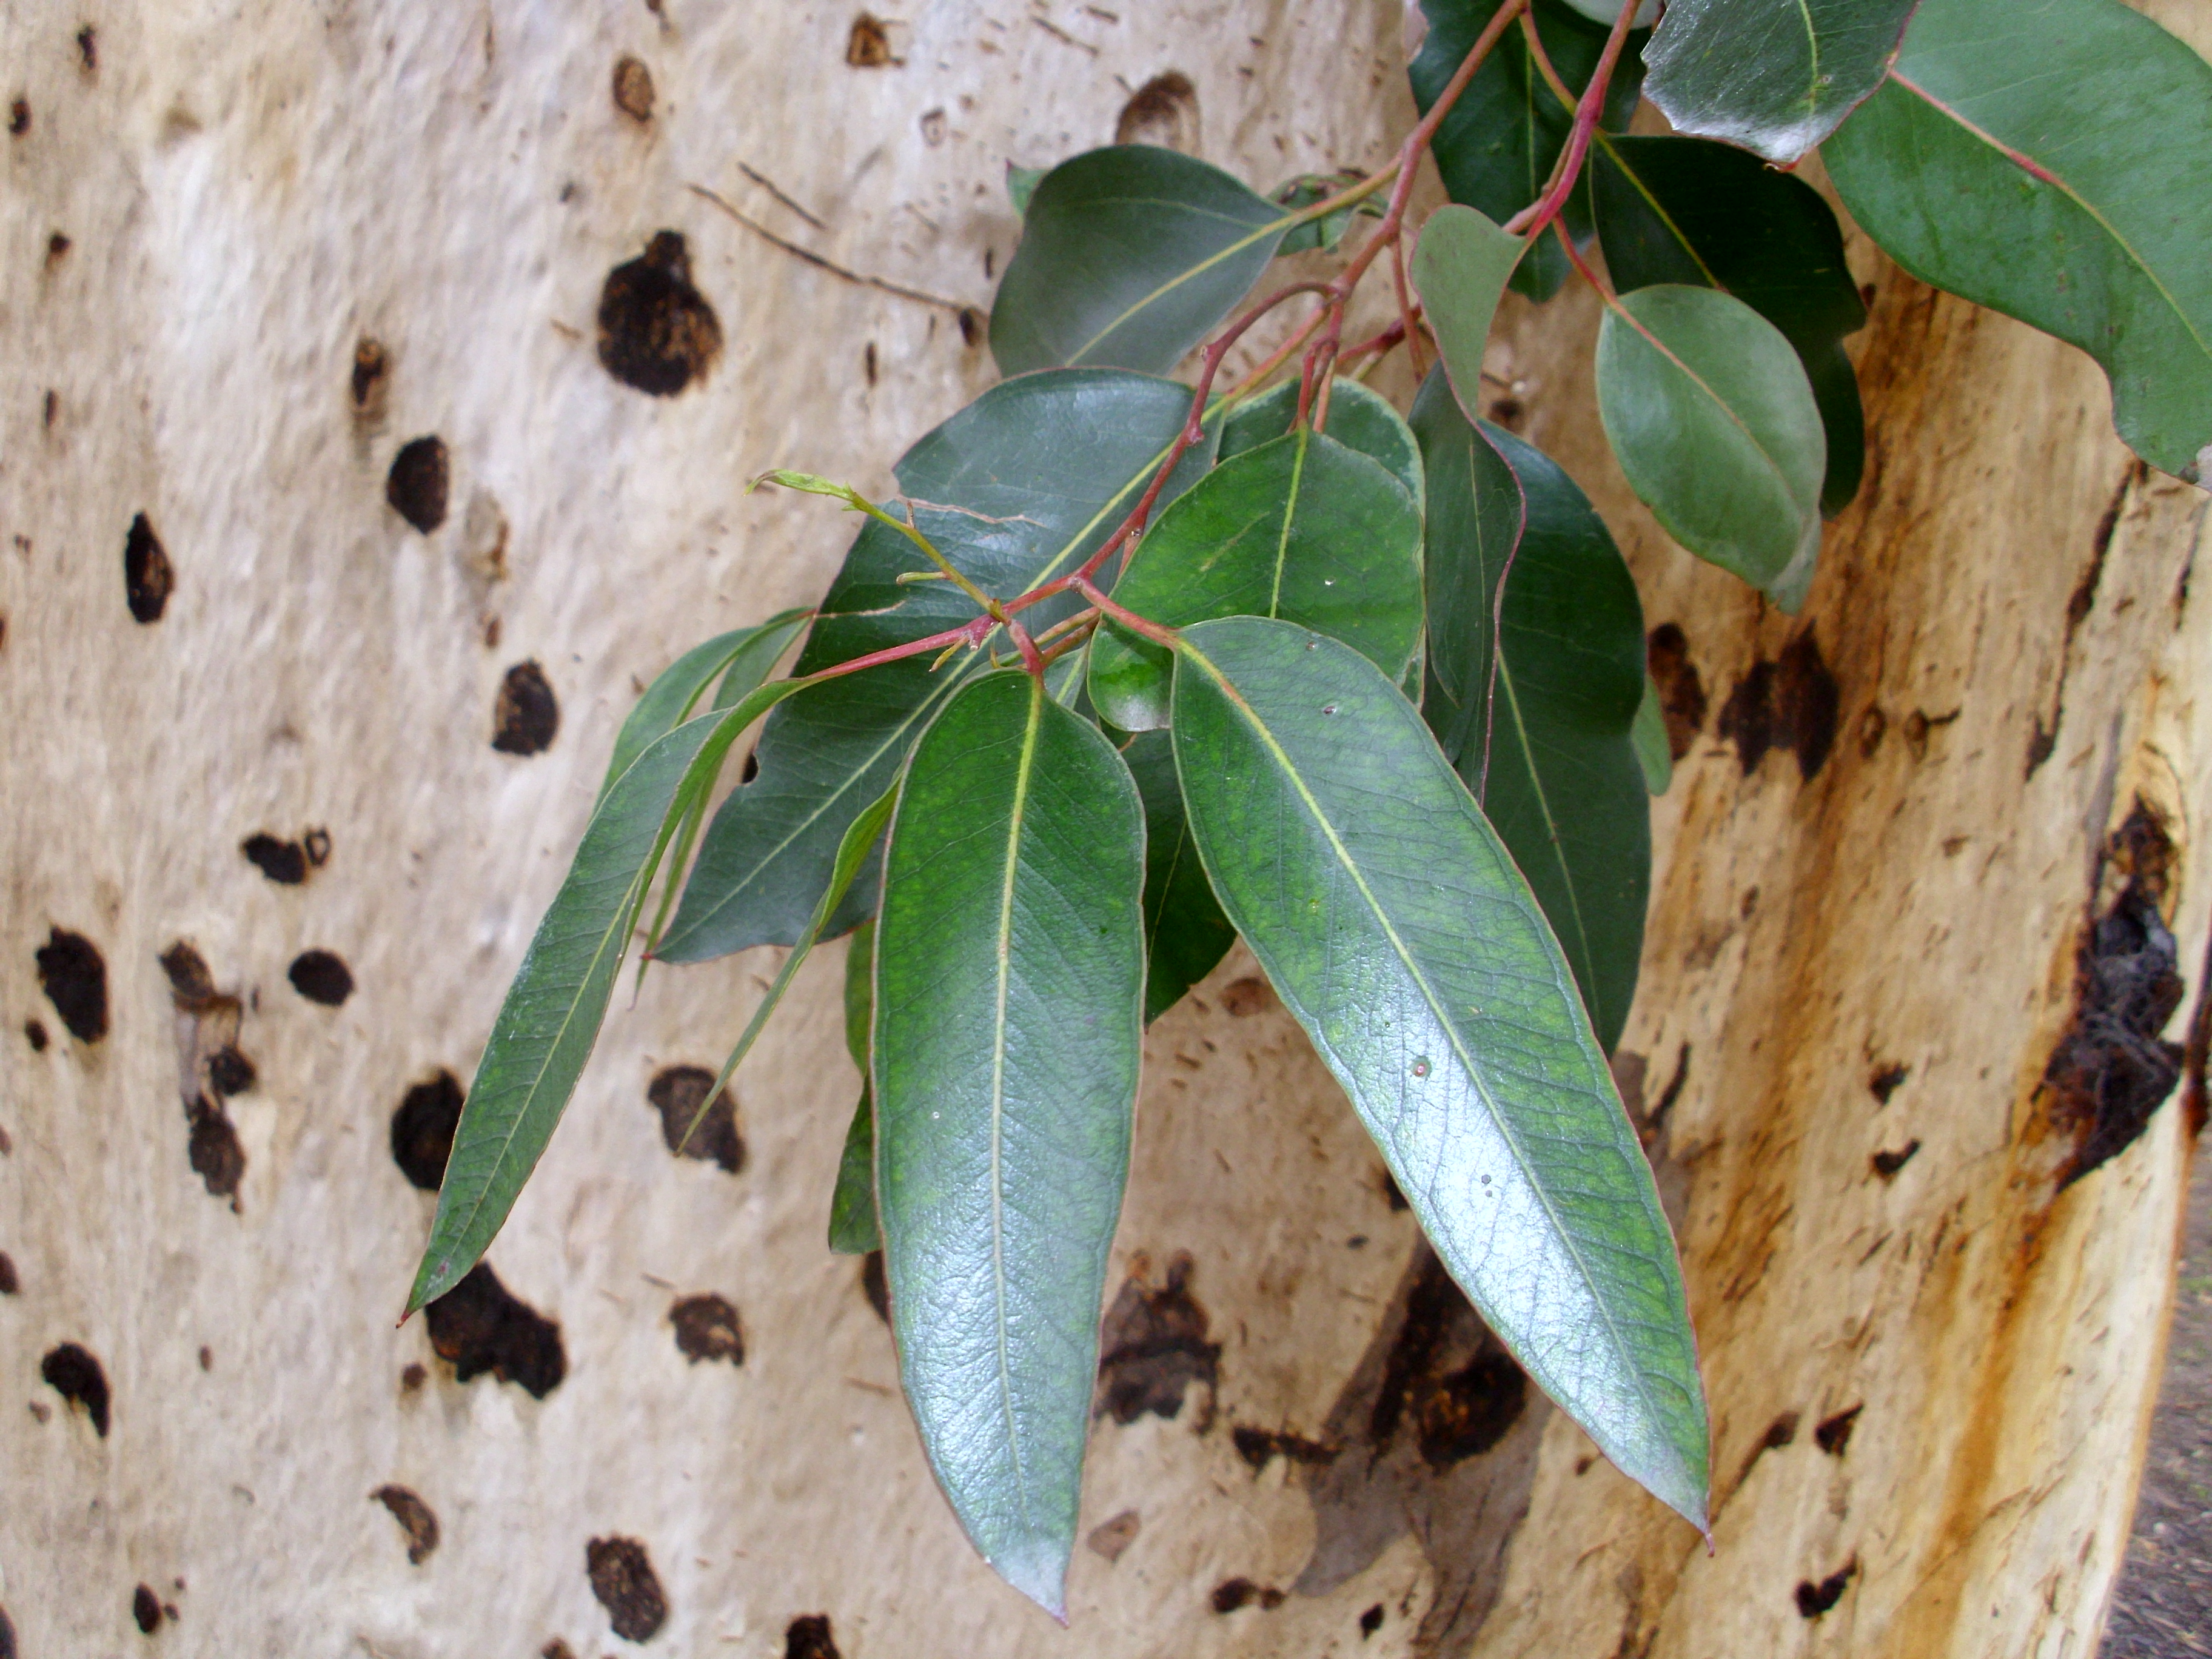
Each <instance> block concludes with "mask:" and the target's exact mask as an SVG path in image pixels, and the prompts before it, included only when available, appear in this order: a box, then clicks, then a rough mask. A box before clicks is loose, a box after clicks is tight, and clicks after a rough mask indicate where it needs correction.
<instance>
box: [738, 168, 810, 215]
mask: <svg viewBox="0 0 2212 1659" xmlns="http://www.w3.org/2000/svg"><path fill="white" fill-rule="evenodd" d="M738 172H740V173H744V175H745V177H746V178H748V179H751V180H752V181H753V182H754V183H755V184H757V185H759V186H760V187H761V188H762V189H763V190H764V191H767V192H768V193H769V195H771V196H773V197H775V199H776V200H777V201H779V202H781V203H782V204H784V206H786V207H787V208H789V209H790V210H792V211H793V213H795V214H797V215H798V216H799V217H800V218H802V219H804V220H805V221H806V222H807V223H808V224H810V225H811V226H813V227H814V228H815V229H817V230H827V229H829V226H827V225H825V224H823V222H821V221H820V220H819V219H817V218H816V217H815V216H813V215H812V214H811V213H809V212H808V211H807V210H805V208H803V207H801V206H799V204H798V203H796V202H794V201H793V200H792V199H791V197H788V196H786V195H785V194H784V193H783V191H781V190H779V189H778V188H777V187H776V182H775V179H771V178H769V176H768V174H766V173H760V172H756V171H755V170H754V169H753V168H751V167H747V166H746V165H745V164H744V162H743V161H740V162H738Z"/></svg>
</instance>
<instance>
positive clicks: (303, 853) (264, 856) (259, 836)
mask: <svg viewBox="0 0 2212 1659" xmlns="http://www.w3.org/2000/svg"><path fill="white" fill-rule="evenodd" d="M238 850H239V851H240V853H242V854H245V855H246V862H247V863H248V864H250V865H252V866H253V867H254V868H255V869H257V870H258V871H259V872H261V873H262V874H263V875H264V876H266V877H268V878H269V879H270V880H271V881H273V882H276V883H277V884H279V885H281V886H285V887H296V886H298V885H299V884H301V882H303V881H305V880H307V848H304V847H302V846H301V845H300V843H299V842H296V841H284V840H281V839H279V838H278V837H277V836H272V835H270V834H269V833H268V831H266V830H261V831H258V832H257V833H255V834H253V835H251V836H247V837H246V839H245V840H244V841H242V842H240V843H239V848H238Z"/></svg>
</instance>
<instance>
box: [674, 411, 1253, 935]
mask: <svg viewBox="0 0 2212 1659" xmlns="http://www.w3.org/2000/svg"><path fill="white" fill-rule="evenodd" d="M1189 412H1190V391H1189V388H1188V387H1186V386H1178V385H1176V383H1175V382H1173V381H1171V380H1154V379H1152V378H1151V377H1149V376H1146V375H1139V374H1127V373H1125V372H1123V371H1121V370H1118V369H1096V368H1091V369H1066V370H1060V371H1058V372H1055V373H1053V374H1033V375H1024V376H1023V377H1021V378H1020V379H1018V380H1009V381H1006V383H1004V384H1003V385H1000V386H994V387H992V388H991V389H990V390H989V391H988V392H985V393H984V394H983V395H982V396H981V398H977V399H976V400H975V402H974V403H972V404H969V405H968V407H967V408H965V409H963V410H961V411H960V412H959V413H958V414H957V415H955V416H953V417H952V418H951V420H949V421H947V422H945V424H944V425H942V426H940V427H939V428H937V429H936V430H935V431H933V432H932V433H930V434H929V435H927V437H925V438H923V439H922V440H921V442H919V443H917V444H916V445H915V447H913V448H912V449H910V450H908V452H907V453H906V455H905V457H904V458H903V459H902V460H901V461H900V462H899V466H898V480H899V487H900V489H902V491H903V492H904V494H905V495H906V496H907V497H908V499H909V500H910V501H915V503H916V504H917V505H916V508H915V516H916V521H917V523H918V524H919V525H920V526H921V528H922V529H923V530H924V532H926V533H927V535H928V536H929V538H930V539H931V540H932V542H933V544H935V545H936V547H937V548H938V550H939V551H940V552H942V553H944V554H945V556H947V557H948V558H950V559H951V561H952V562H953V563H954V564H955V565H956V566H957V567H958V568H960V569H961V570H962V571H963V573H965V574H967V575H968V576H969V578H971V579H972V580H975V582H977V583H978V584H979V585H980V586H981V587H982V588H983V589H984V590H985V591H986V592H991V593H994V594H996V595H999V596H1000V597H1001V598H1011V597H1012V596H1013V595H1015V594H1016V593H1018V592H1022V591H1023V590H1024V589H1025V588H1027V587H1029V586H1031V585H1033V584H1034V583H1036V582H1038V581H1041V580H1048V579H1050V578H1052V577H1054V576H1058V575H1062V574H1066V573H1067V572H1068V571H1071V570H1073V569H1074V568H1076V567H1077V566H1078V565H1079V564H1081V563H1082V562H1083V561H1084V560H1085V558H1087V557H1088V556H1090V554H1091V552H1092V551H1093V550H1096V549H1097V546H1098V545H1099V544H1100V543H1102V542H1103V541H1104V540H1105V538H1107V537H1108V536H1109V535H1110V534H1112V533H1113V532H1114V530H1115V527H1116V526H1119V525H1120V523H1121V520H1122V519H1123V518H1125V517H1126V516H1127V513H1128V512H1129V509H1130V508H1132V507H1134V506H1135V505H1136V503H1137V501H1138V499H1139V497H1140V496H1141V495H1143V494H1144V492H1145V490H1146V488H1147V487H1148V486H1149V485H1150V484H1151V483H1152V477H1153V475H1154V473H1156V472H1157V471H1158V469H1159V466H1160V465H1161V463H1162V462H1163V461H1164V459H1166V456H1167V453H1168V450H1169V448H1170V446H1171V445H1172V444H1173V443H1174V441H1175V438H1176V434H1177V433H1178V432H1180V431H1181V430H1182V424H1183V422H1184V421H1185V419H1186V418H1187V417H1188V415H1189ZM1218 432H1219V423H1218V422H1212V423H1209V424H1208V426H1207V427H1206V441H1204V442H1202V443H1200V444H1198V445H1196V446H1194V447H1193V448H1192V449H1191V451H1190V452H1189V453H1188V455H1187V456H1186V458H1185V459H1184V461H1183V462H1182V464H1181V465H1179V466H1178V467H1177V469H1176V473H1175V475H1174V476H1173V477H1170V479H1169V480H1168V483H1167V486H1166V488H1165V489H1164V490H1163V491H1162V492H1161V500H1162V501H1163V503H1165V502H1169V501H1173V500H1174V499H1175V497H1176V495H1178V494H1179V493H1180V492H1181V491H1182V489H1184V488H1186V487H1187V486H1188V483H1190V482H1191V481H1192V480H1193V479H1194V478H1196V477H1200V476H1201V475H1202V474H1204V473H1205V472H1206V469H1207V468H1208V467H1209V466H1210V465H1212V459H1213V449H1214V445H1215V443H1216V441H1217V439H1218ZM922 503H928V504H929V505H921V504H922ZM928 568H931V567H930V565H929V562H928V560H927V557H926V556H924V555H923V554H922V552H921V550H920V549H919V548H917V547H915V545H914V544H913V543H912V542H911V541H909V540H908V538H906V537H905V536H904V535H902V534H901V533H900V532H897V531H896V530H894V529H892V528H890V526H886V525H884V524H881V523H879V522H876V521H873V520H872V521H870V522H869V523H868V524H867V525H866V526H863V527H862V529H861V531H860V534H859V536H858V537H856V538H854V542H853V545H852V549H851V550H850V551H849V552H848V553H847V555H846V556H845V562H844V566H843V568H842V569H841V570H839V572H838V574H837V578H836V581H834V582H833V583H832V584H831V585H830V588H829V593H828V595H827V596H826V597H825V598H824V599H823V602H822V606H821V611H820V613H819V615H818V617H817V620H816V622H815V624H814V628H813V630H812V632H811V634H810V635H808V638H807V641H806V645H805V648H804V649H803V650H802V651H801V652H800V653H799V661H798V664H797V669H796V671H798V672H799V673H801V674H811V673H814V672H816V671H817V670H820V669H823V668H828V667H830V666H833V665H836V664H839V663H843V662H848V661H851V660H853V659H855V658H858V657H861V656H864V655H866V654H868V653H872V652H875V651H880V650H884V649H886V648H888V647H892V646H896V645H902V644H906V643H908V642H910V641H915V640H918V639H921V638H924V637H926V636H927V635H931V634H934V633H939V632H941V631H943V630H944V629H948V628H952V627H956V626H957V625H958V624H959V623H962V622H963V621H966V620H967V619H968V618H969V617H972V616H973V615H974V614H975V611H974V607H973V606H972V605H970V604H969V602H968V601H967V600H966V599H964V598H963V596H962V595H961V594H960V593H958V592H957V591H955V590H954V589H953V588H952V585H951V583H949V582H923V583H920V584H916V585H912V586H902V585H901V584H900V582H899V580H898V578H899V577H900V576H901V575H902V574H906V573H908V572H912V571H918V570H926V569H928ZM1103 574H1108V575H1110V566H1109V570H1108V572H1106V573H1103ZM1078 604H1079V601H1077V600H1076V599H1074V598H1073V596H1072V595H1071V596H1066V597H1065V598H1062V599H1054V600H1050V601H1048V602H1046V603H1045V604H1042V605H1036V606H1034V607H1032V608H1031V609H1030V611H1027V612H1025V613H1024V618H1023V619H1024V622H1026V623H1030V625H1031V626H1032V627H1034V628H1036V629H1043V628H1046V627H1048V626H1050V625H1051V624H1052V623H1054V622H1056V621H1059V620H1060V619H1061V618H1063V617H1067V616H1070V615H1072V614H1073V612H1074V611H1075V610H1076V608H1077V606H1078ZM979 665H980V659H954V660H953V661H951V662H949V663H947V664H945V665H944V666H943V667H942V668H939V669H937V670H935V671H932V669H931V665H930V662H929V659H927V658H909V659H906V660H903V661H900V662H895V663H889V664H885V665H882V666H880V667H876V668H870V669H864V670H862V671H860V672H858V673H855V674H851V675H848V676H844V677H842V678H837V679H835V680H831V681H829V682H828V683H826V684H823V685H820V686H817V687H815V688H813V689H811V690H808V691H805V692H804V693H802V694H801V695H800V696H797V697H795V698H793V700H792V702H791V705H790V707H789V708H785V709H781V710H779V711H778V712H777V714H776V715H775V717H774V718H772V719H771V720H769V722H768V724H767V725H766V726H765V727H764V728H763V730H762V732H761V739H760V744H759V745H758V747H757V750H755V758H756V759H757V762H758V763H759V771H758V774H757V776H755V777H754V779H753V780H752V781H750V782H749V783H746V784H744V786H742V787H739V788H738V789H736V790H734V791H732V793H731V794H730V797H729V799H727V800H726V801H725V802H724V803H723V805H722V806H721V809H720V811H719V812H718V813H717V814H716V815H715V817H714V823H713V824H712V825H711V826H710V828H709V829H708V832H707V834H706V836H705V837H704V839H703V841H702V843H701V846H700V849H699V860H698V864H697V866H696V868H695V869H694V871H693V872H692V875H691V879H690V884H688V885H687V886H686V887H685V889H684V898H683V902H682V904H681V905H680V907H679V908H678V911H677V915H676V920H675V922H674V924H673V925H672V926H671V928H670V930H669V934H668V937H667V938H666V939H664V940H662V941H661V943H660V945H659V947H658V950H657V951H656V955H657V956H658V957H659V958H660V959H661V960H664V961H670V962H697V961H703V960H706V959H707V958H708V957H718V956H726V955H727V954H728V953H729V952H731V951H742V950H744V949H745V948H747V947H748V946H750V945H788V944H790V943H792V942H793V940H795V939H797V938H798V937H799V931H800V930H801V929H802V928H803V927H805V925H806V920H807V917H808V916H809V915H811V912H812V910H813V907H814V902H815V900H816V899H817V897H819V896H820V895H821V892H822V890H823V885H824V884H826V883H827V881H828V879H829V868H830V866H831V863H832V862H833V860H835V858H836V848H837V842H838V838H839V837H840V836H842V835H843V834H844V833H845V827H846V825H848V823H851V822H852V820H853V817H854V814H856V813H857V812H859V811H860V809H861V807H863V806H864V805H866V804H867V803H868V802H869V801H871V800H873V799H875V798H876V797H877V796H878V795H880V794H881V793H883V792H884V790H885V789H886V788H887V787H890V782H891V780H892V779H893V778H894V777H895V776H896V775H897V771H898V769H899V767H900V765H901V764H902V763H903V761H904V760H905V758H906V755H907V751H908V749H909V748H910V747H911V746H912V744H913V743H914V740H915V738H916V737H917V736H918V735H919V734H920V732H921V730H922V728H923V727H924V726H926V725H927V724H928V722H929V720H930V719H931V717H932V716H933V715H934V714H936V712H937V711H938V710H939V709H940V708H943V707H944V706H945V701H946V700H947V699H948V698H949V697H951V695H952V693H953V692H954V691H955V690H957V689H958V687H959V685H960V684H961V683H962V680H963V676H964V675H966V674H969V673H971V672H973V671H975V669H976V668H977V667H978V666H979ZM875 886H876V884H875V879H874V878H873V876H872V873H871V872H866V871H864V872H862V874H861V878H860V880H858V881H856V882H855V883H854V888H853V892H852V894H851V896H849V897H848V900H847V902H846V904H845V906H844V908H842V910H841V911H840V912H839V913H838V914H837V915H835V916H833V917H832V918H831V919H830V921H829V924H828V927H827V928H826V930H825V937H832V938H834V937H835V936H836V935H837V934H838V933H842V932H844V931H846V930H847V929H848V928H850V927H853V926H854V923H856V922H857V921H860V918H861V917H863V916H865V915H868V914H870V913H871V912H872V910H873V909H874V908H875Z"/></svg>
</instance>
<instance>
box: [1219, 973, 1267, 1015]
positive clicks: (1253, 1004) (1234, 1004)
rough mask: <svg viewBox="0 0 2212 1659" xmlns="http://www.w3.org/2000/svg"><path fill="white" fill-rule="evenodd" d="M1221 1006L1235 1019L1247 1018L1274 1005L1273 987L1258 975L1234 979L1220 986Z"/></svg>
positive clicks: (1261, 1012) (1264, 1011)
mask: <svg viewBox="0 0 2212 1659" xmlns="http://www.w3.org/2000/svg"><path fill="white" fill-rule="evenodd" d="M1221 1006H1223V1007H1224V1008H1225V1009H1227V1010H1228V1011H1229V1013H1230V1016H1231V1018H1235V1019H1249V1018H1251V1017H1252V1016H1253V1015H1255V1014H1264V1013H1266V1012H1267V1010H1268V1009H1270V1008H1272V1007H1273V1006H1275V987H1273V986H1272V985H1270V984H1268V983H1267V981H1266V980H1264V979H1261V977H1260V976H1259V975H1256V974H1254V975H1248V976H1247V977H1245V978H1243V979H1234V980H1231V981H1229V983H1228V984H1226V985H1225V986H1223V987H1221Z"/></svg>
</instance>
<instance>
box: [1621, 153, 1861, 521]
mask: <svg viewBox="0 0 2212 1659" xmlns="http://www.w3.org/2000/svg"><path fill="white" fill-rule="evenodd" d="M1589 165H1590V178H1591V184H1592V191H1593V195H1594V197H1595V203H1596V208H1597V225H1598V236H1599V239H1600V240H1601V241H1602V243H1603V244H1604V246H1605V262H1606V268H1607V271H1608V272H1609V273H1610V275H1611V276H1612V277H1613V286H1614V287H1615V288H1617V289H1620V291H1621V292H1622V293H1624V294H1626V293H1627V292H1628V291H1629V290H1631V289H1639V288H1650V287H1651V286H1652V285H1653V284H1655V283H1688V284H1690V285H1692V287H1698V288H1717V289H1721V290H1723V292H1724V293H1729V294H1733V295H1735V297H1736V298H1737V299H1739V300H1741V301H1743V302H1744V303H1745V304H1746V305H1747V306H1749V307H1751V308H1752V309H1753V311H1756V312H1757V313H1759V315H1760V316H1762V317H1764V318H1765V319H1766V320H1767V321H1768V322H1770V323H1771V324H1773V325H1775V327H1777V328H1778V329H1780V330H1781V331H1782V333H1783V335H1784V337H1785V338H1786V339H1788V340H1789V342H1790V344H1791V345H1792V346H1794V347H1795V348H1796V351H1797V357H1798V361H1799V362H1802V363H1803V364H1804V366H1805V374H1806V378H1807V379H1808V380H1809V381H1810V383H1811V385H1812V387H1813V400H1814V404H1817V405H1818V406H1819V408H1820V422H1821V425H1822V427H1823V428H1824V429H1825V430H1826V434H1827V440H1828V459H1827V469H1826V474H1825V476H1824V478H1823V482H1822V483H1821V488H1820V510H1821V511H1822V512H1823V513H1828V514H1830V515H1831V516H1832V515H1833V514H1835V513H1839V512H1841V511H1842V510H1843V509H1844V507H1845V506H1846V505H1847V504H1848V503H1849V502H1850V499H1851V497H1852V496H1853V495H1857V493H1858V487H1859V477H1860V474H1861V473H1862V471H1863V470H1864V467H1865V464H1866V420H1865V416H1864V415H1863V412H1862V410H1861V409H1860V405H1859V386H1858V378H1857V375H1855V374H1853V373H1852V372H1851V360H1850V356H1848V355H1847V354H1846V353H1845V352H1844V347H1843V340H1844V336H1845V335H1847V334H1850V333H1852V332H1854V331H1857V329H1859V328H1861V327H1863V325H1865V323H1866V305H1865V303H1864V301H1862V300H1861V299H1860V298H1859V290H1858V285H1857V283H1854V282H1852V280H1851V273H1850V267H1849V266H1848V265H1847V264H1844V235H1843V231H1842V229H1841V228H1839V227H1838V225H1837V223H1836V216H1835V213H1834V211H1833V210H1832V209H1831V208H1830V207H1829V206H1828V204H1827V203H1826V201H1824V200H1823V199H1822V198H1821V196H1820V191H1816V190H1814V188H1813V187H1812V186H1811V185H1808V184H1807V183H1805V182H1804V181H1803V180H1802V179H1793V178H1791V177H1790V175H1789V174H1788V173H1778V172H1776V171H1775V170H1774V169H1773V168H1772V167H1768V166H1767V165H1766V164H1765V162H1763V161H1760V160H1759V158H1758V157H1757V156H1755V155H1752V154H1751V153H1750V152H1748V151H1747V150H1741V149H1735V148H1734V147H1733V146H1731V145H1729V144H1720V143H1713V142H1712V141H1711V139H1706V138H1611V137H1607V138H1604V139H1601V141H1600V143H1598V145H1597V147H1596V148H1595V149H1594V150H1592V152H1591V154H1590V163H1589Z"/></svg>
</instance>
